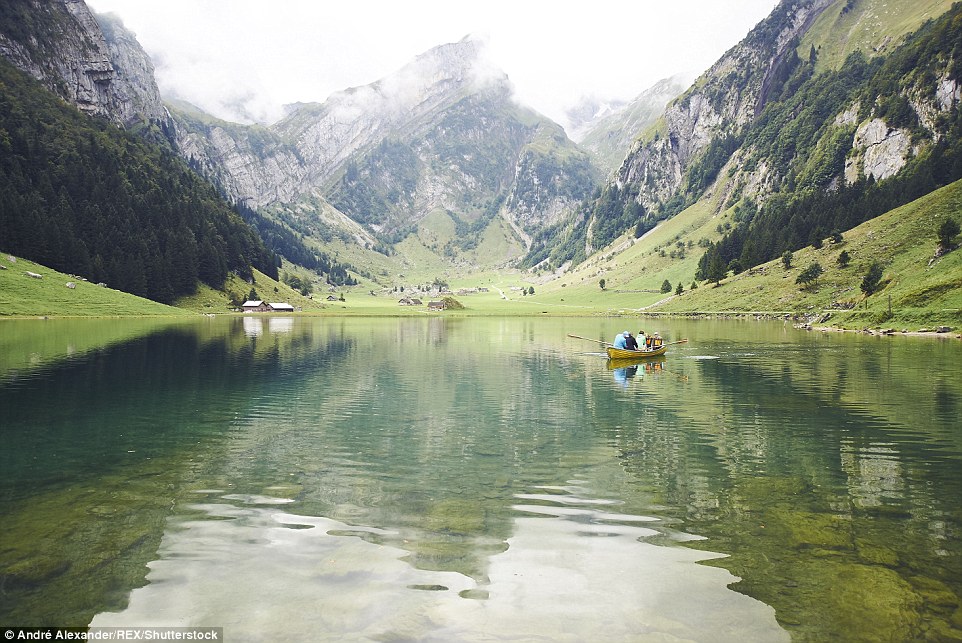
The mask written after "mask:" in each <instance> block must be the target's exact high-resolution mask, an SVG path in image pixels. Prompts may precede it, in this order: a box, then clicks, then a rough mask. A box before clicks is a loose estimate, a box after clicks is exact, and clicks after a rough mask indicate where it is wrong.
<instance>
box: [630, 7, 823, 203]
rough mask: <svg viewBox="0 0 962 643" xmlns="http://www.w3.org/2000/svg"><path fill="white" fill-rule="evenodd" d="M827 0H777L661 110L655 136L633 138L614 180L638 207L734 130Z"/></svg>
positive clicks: (657, 199) (669, 189)
mask: <svg viewBox="0 0 962 643" xmlns="http://www.w3.org/2000/svg"><path fill="white" fill-rule="evenodd" d="M832 1H833V0H783V2H782V3H781V4H779V6H778V7H776V9H775V10H774V11H773V12H772V14H771V15H770V16H769V17H768V18H766V19H765V20H764V21H762V22H761V23H759V25H758V26H757V27H755V28H754V29H753V30H752V31H751V32H750V33H749V34H748V36H747V37H746V38H745V39H744V40H743V41H742V42H740V43H739V44H737V45H735V46H734V47H733V48H732V49H730V50H729V51H728V52H727V53H726V54H725V55H724V56H722V58H721V59H719V60H718V62H716V63H715V64H714V65H713V66H712V67H711V68H710V69H709V70H708V71H707V72H705V74H703V75H702V76H701V78H699V79H698V80H697V81H696V82H695V84H694V85H693V86H692V88H691V89H689V90H688V91H687V92H686V93H685V94H684V95H683V96H682V97H681V98H679V99H677V100H675V101H673V102H672V103H671V104H670V105H669V106H668V107H667V109H666V110H665V113H664V122H665V126H664V128H663V130H662V131H660V132H659V133H658V135H657V136H656V137H654V138H652V139H649V140H642V141H639V142H637V143H636V144H635V145H634V146H633V147H632V149H631V150H630V152H629V153H628V156H627V158H626V159H625V161H624V163H623V164H622V165H621V168H620V169H619V171H618V174H617V176H616V178H615V182H616V183H617V185H618V187H619V188H620V189H625V188H628V192H630V193H633V194H636V196H635V200H636V201H637V202H638V203H640V204H641V205H643V206H644V207H645V209H646V210H648V211H654V210H657V209H658V208H659V207H660V206H661V205H663V204H664V203H665V202H666V201H667V200H668V198H670V196H671V195H672V194H673V193H674V192H675V191H676V190H677V189H678V187H679V185H680V184H681V180H682V175H683V173H684V170H685V169H686V168H687V167H688V166H689V165H690V163H691V161H692V159H693V158H694V157H695V156H696V155H697V154H698V153H699V152H701V151H702V150H704V149H705V148H706V147H707V146H708V145H709V143H711V142H712V141H713V140H715V139H716V138H718V137H720V136H727V135H731V134H737V133H739V132H740V131H741V130H742V129H743V128H744V126H745V125H747V124H748V123H750V122H751V121H752V119H754V118H755V116H756V115H757V114H758V113H759V112H760V111H761V109H762V108H763V107H764V105H765V102H766V100H767V98H768V93H769V91H770V89H771V86H772V83H773V80H774V79H775V78H776V77H777V76H778V73H779V69H780V65H781V64H782V63H783V61H784V60H785V58H786V56H788V55H789V54H793V53H794V48H795V47H796V46H797V38H798V37H799V36H800V35H801V34H802V33H804V31H805V30H806V29H807V27H808V26H810V25H811V24H812V22H813V21H814V20H815V18H817V17H818V15H819V14H820V13H821V12H822V11H823V10H824V9H825V8H826V7H827V6H829V5H830V4H831V3H832Z"/></svg>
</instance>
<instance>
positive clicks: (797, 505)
mask: <svg viewBox="0 0 962 643" xmlns="http://www.w3.org/2000/svg"><path fill="white" fill-rule="evenodd" d="M639 325H641V326H643V327H645V329H646V330H649V331H653V330H658V331H660V332H661V333H662V335H664V336H665V337H666V338H667V339H668V340H678V339H681V338H688V339H689V340H690V341H689V342H688V343H687V344H681V345H678V346H673V347H672V349H671V350H670V351H669V353H668V355H667V357H666V358H665V359H663V360H661V361H656V362H652V363H648V364H644V363H643V364H640V365H632V366H630V367H625V366H624V365H621V366H620V367H618V366H619V365H613V364H609V363H608V361H607V360H606V359H605V358H604V357H603V356H602V355H601V354H599V353H598V349H599V346H598V345H596V344H593V343H592V342H589V341H583V340H578V339H572V338H568V337H567V336H566V335H567V334H569V333H570V334H576V335H581V336H584V337H591V338H598V339H609V340H610V339H611V338H612V337H613V336H614V335H615V333H617V332H620V331H622V330H624V329H625V328H626V327H627V328H630V329H631V330H632V331H635V330H637V328H638V327H639ZM0 439H2V445H3V448H2V450H0V624H5V625H58V626H86V625H88V624H89V625H93V626H148V625H178V626H184V625H198V626H214V627H223V628H224V634H225V637H226V639H227V640H229V641H267V640H282V639H285V637H286V640H372V641H411V640H416V641H497V640H512V641H601V640H604V641H649V640H656V641H665V640H679V639H681V640H695V641H713V642H714V641H729V640H731V641H741V642H744V641H786V640H789V639H792V640H812V641H829V640H833V641H843V640H844V641H858V640H866V641H868V640H871V641H884V640H891V641H905V640H926V639H928V640H939V641H941V640H960V639H962V609H960V600H962V343H960V342H959V341H958V340H935V339H929V338H912V337H901V336H897V337H888V338H879V337H866V336H861V335H854V334H841V333H830V334H822V333H812V332H808V333H806V332H803V331H796V330H794V329H792V328H791V327H790V326H787V325H782V324H780V323H759V322H684V321H657V322H653V321H651V320H644V321H641V322H639V321H637V320H633V321H631V322H628V321H626V320H624V319H620V320H618V319H544V320H542V319H516V318H513V319H463V320H462V319H442V318H417V319H410V318H407V319H321V318H308V317H298V318H293V319H291V318H282V317H266V316H265V317H244V318H240V317H235V318H225V319H210V320H208V319H204V320H201V321H197V322H194V321H191V322H178V323H173V324H171V323H169V322H159V321H124V320H102V321H46V322H41V321H22V322H21V321H4V322H2V323H0Z"/></svg>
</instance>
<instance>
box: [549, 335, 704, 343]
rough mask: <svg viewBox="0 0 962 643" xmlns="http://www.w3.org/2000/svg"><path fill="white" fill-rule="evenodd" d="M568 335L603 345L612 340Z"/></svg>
mask: <svg viewBox="0 0 962 643" xmlns="http://www.w3.org/2000/svg"><path fill="white" fill-rule="evenodd" d="M568 337H574V338H575V339H583V340H585V341H588V342H597V343H598V344H601V345H602V346H610V345H611V344H610V342H603V341H601V340H600V339H591V338H590V337H582V336H581V335H572V334H570V333H569V334H568ZM685 341H688V340H685Z"/></svg>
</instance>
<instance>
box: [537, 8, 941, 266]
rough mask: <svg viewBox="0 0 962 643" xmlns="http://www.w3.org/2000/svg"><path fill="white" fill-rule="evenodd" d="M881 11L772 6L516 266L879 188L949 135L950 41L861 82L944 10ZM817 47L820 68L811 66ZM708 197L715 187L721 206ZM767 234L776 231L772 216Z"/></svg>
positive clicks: (712, 196) (585, 254) (815, 61)
mask: <svg viewBox="0 0 962 643" xmlns="http://www.w3.org/2000/svg"><path fill="white" fill-rule="evenodd" d="M881 4H884V3H880V2H876V1H875V0H784V1H783V2H781V3H780V4H779V5H778V6H777V7H776V8H775V9H774V10H773V11H772V13H771V14H770V15H769V16H768V17H767V18H766V19H765V20H763V21H762V22H761V23H759V24H758V25H757V26H756V27H755V28H754V29H752V30H751V32H750V33H749V34H748V35H747V36H746V37H745V39H744V40H742V41H741V42H740V43H738V44H737V45H735V46H734V47H732V49H730V50H729V51H728V52H727V53H726V54H724V55H723V56H722V57H721V58H720V59H719V60H718V61H717V62H716V63H715V64H714V65H712V67H711V68H710V69H709V70H708V71H706V72H705V73H704V74H703V75H702V76H701V77H699V78H698V79H697V80H696V81H695V83H694V84H693V85H692V86H691V87H690V88H689V89H688V90H687V91H685V92H684V93H683V94H682V95H681V96H679V97H678V98H676V99H674V100H672V101H671V102H670V103H669V104H668V106H667V107H666V109H665V110H664V112H663V114H662V115H661V117H660V118H659V119H658V121H657V123H656V125H655V126H653V127H651V128H649V129H648V130H647V131H646V132H645V133H644V135H643V136H642V137H641V138H639V139H638V140H637V141H636V142H635V143H634V144H633V145H632V147H631V149H630V150H629V152H628V154H627V156H626V157H625V159H624V162H623V163H622V164H621V166H620V167H619V169H618V171H617V172H616V173H615V175H614V176H613V177H612V178H611V179H610V180H609V181H608V182H607V184H606V185H605V187H604V189H603V190H602V192H601V194H600V195H599V198H597V199H596V200H594V201H593V202H592V203H590V204H586V206H585V208H583V209H582V211H581V213H579V214H578V215H576V216H574V217H573V218H572V219H571V220H570V221H569V222H568V223H567V224H566V225H562V226H559V228H558V231H559V233H560V234H558V235H555V236H547V237H545V238H542V239H539V240H536V243H535V244H534V245H533V246H532V253H533V254H532V255H529V257H531V256H534V253H538V252H540V253H542V255H543V249H544V248H552V261H553V263H554V264H555V265H560V264H562V263H563V262H565V261H571V260H572V259H574V260H583V259H584V258H586V257H588V256H590V255H591V254H592V253H593V252H594V251H597V250H599V249H601V248H604V247H605V246H607V245H608V244H610V243H612V242H613V241H615V240H616V239H618V238H619V236H621V235H622V234H624V233H626V232H630V231H633V232H634V236H636V237H638V236H641V235H642V234H644V233H645V232H647V231H648V230H651V229H652V227H654V226H655V225H656V224H657V223H658V222H659V221H664V220H665V219H667V218H670V217H672V216H675V215H676V214H677V213H679V212H681V211H682V210H684V209H685V208H687V207H690V206H692V205H694V204H696V203H699V202H709V201H711V202H712V203H714V204H715V205H714V206H713V207H715V208H716V213H721V212H725V211H729V210H731V211H735V210H737V211H738V212H739V213H740V216H741V217H742V219H748V218H751V217H752V216H753V213H754V212H756V211H757V209H758V207H759V206H760V205H763V204H765V203H769V202H772V203H777V202H778V201H779V200H780V199H781V200H784V199H786V198H787V199H792V198H794V197H795V196H799V195H801V194H802V193H803V192H804V191H805V190H816V191H821V193H823V194H826V195H828V196H831V193H833V190H835V189H836V188H838V187H840V186H844V185H850V184H853V183H857V182H858V181H859V179H860V178H863V179H870V180H872V181H880V180H883V179H888V178H890V177H892V176H894V175H895V174H897V173H899V172H900V171H901V170H902V169H904V168H905V167H906V166H907V165H908V164H909V161H910V160H911V159H912V158H918V157H920V156H924V152H925V150H926V149H929V148H930V147H931V146H932V145H933V144H935V143H936V142H938V141H940V140H944V139H946V137H948V138H949V139H951V138H952V136H954V135H953V134H951V129H952V126H951V123H950V121H951V120H952V119H953V118H954V114H955V113H957V111H956V110H957V102H956V99H955V98H953V97H954V96H955V92H956V91H957V81H956V75H955V72H954V71H953V69H952V64H950V61H952V60H955V59H956V58H957V56H954V54H953V50H952V48H951V47H952V46H954V44H953V42H954V41H953V42H948V40H951V39H944V40H945V41H946V42H940V43H935V44H933V45H932V46H931V47H930V49H932V48H934V49H937V50H938V52H937V53H931V55H930V57H931V58H932V59H933V62H932V64H931V65H929V64H926V67H925V69H924V70H922V71H919V72H918V73H913V72H914V71H915V70H914V67H913V63H912V62H911V59H910V57H903V59H902V60H903V62H902V63H893V65H896V66H897V65H902V73H903V74H905V76H904V77H903V78H901V79H896V78H895V77H894V76H893V75H892V73H889V72H884V73H883V76H884V77H878V76H875V77H874V80H873V74H875V70H876V69H877V67H878V66H879V65H881V64H882V63H881V61H883V60H885V59H892V58H891V57H892V56H895V55H896V52H898V51H903V50H904V47H905V38H906V36H907V34H908V33H909V32H911V31H912V30H913V29H916V28H918V27H919V26H920V25H922V24H923V23H924V22H925V21H926V20H929V19H931V18H932V17H934V16H939V15H941V14H944V12H945V11H946V10H948V8H949V3H948V2H947V1H944V0H943V1H937V0H932V1H928V2H923V3H897V4H898V5H899V6H898V7H897V8H895V9H891V10H887V9H885V7H882V6H881ZM889 4H891V3H889ZM869 24H870V25H872V28H871V29H868V28H865V27H864V26H865V25H869ZM853 25H854V26H853ZM858 25H862V27H858ZM949 31H951V30H949ZM843 32H844V33H848V34H849V38H848V39H847V41H846V42H849V43H850V44H851V47H852V49H849V50H843V51H847V53H845V56H844V57H843V58H844V64H839V62H838V60H839V58H840V57H842V56H841V54H842V51H840V50H839V49H838V47H837V45H836V44H835V40H836V39H837V38H839V37H840V34H841V33H843ZM856 32H857V33H858V34H860V35H859V36H858V37H855V36H854V35H852V34H855V33H856ZM870 35H871V36H872V37H869V36H870ZM923 38H924V37H923ZM803 43H804V44H803ZM823 48H824V49H825V50H826V54H825V58H826V60H824V61H821V62H820V59H821V53H820V51H821V49H823ZM875 54H878V55H875ZM853 55H854V58H853V57H852V56H853ZM872 55H875V57H874V58H871V59H870V58H869V56H872ZM939 57H941V58H939ZM935 58H939V60H940V62H939V61H934V59H935ZM893 73H894V72H893ZM885 83H888V85H886V84H885ZM900 83H901V85H900ZM916 124H917V126H916ZM913 128H914V129H913ZM923 130H924V131H923ZM940 184H944V182H943V183H940ZM934 187H935V186H933V188H932V189H934ZM718 190H724V191H725V192H724V194H722V195H720V198H716V197H718V196H719V195H717V194H716V191H718ZM916 196H918V195H917V194H916ZM776 197H777V198H776ZM891 205H892V207H894V205H896V204H891ZM863 220H864V219H863ZM736 223H737V221H736ZM855 224H857V221H850V222H848V223H847V224H846V225H848V227H851V226H852V225H855ZM746 225H747V223H746ZM756 225H761V224H760V223H756ZM774 225H775V226H776V227H778V226H781V228H782V229H784V221H783V220H780V221H779V222H778V223H777V224H774ZM816 227H817V226H813V227H812V229H811V230H807V231H806V234H809V235H810V234H815V233H816V231H815V228H816ZM829 231H830V230H825V231H823V232H824V234H826V235H827V234H828V232H829ZM805 239H806V240H807V239H808V237H805ZM797 242H798V240H797V239H796V240H795V241H794V243H797ZM582 248H583V249H582ZM769 252H770V251H769ZM762 255H764V256H765V258H766V259H767V258H768V257H767V255H765V253H762ZM762 255H759V256H756V257H754V259H753V260H754V261H760V260H762ZM539 256H540V255H539ZM743 265H745V264H743ZM747 265H754V264H747ZM747 265H746V267H747Z"/></svg>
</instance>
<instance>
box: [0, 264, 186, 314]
mask: <svg viewBox="0 0 962 643" xmlns="http://www.w3.org/2000/svg"><path fill="white" fill-rule="evenodd" d="M0 266H2V268H0V317H26V316H29V317H35V316H61V317H93V316H114V315H125V316H126V315H130V316H134V315H136V316H142V315H163V316H172V315H174V316H183V315H189V314H190V313H189V312H188V311H185V310H181V309H179V308H174V307H173V306H166V305H164V304H159V303H157V302H155V301H151V300H149V299H144V298H142V297H137V296H136V295H130V294H128V293H125V292H121V291H119V290H113V289H112V288H107V287H104V286H98V285H96V284H93V283H90V282H88V281H82V280H80V279H79V278H77V277H73V276H70V275H65V274H63V273H60V272H57V271H56V270H53V269H51V268H47V267H46V266H41V265H40V264H37V263H34V262H32V261H27V260H26V259H19V258H16V257H12V255H8V254H6V253H3V254H0ZM28 272H32V273H34V274H38V275H41V278H40V279H37V278H35V277H31V276H29V275H28V274H27V273H28ZM68 283H72V284H74V286H75V287H74V288H68V287H67V284H68Z"/></svg>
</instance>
